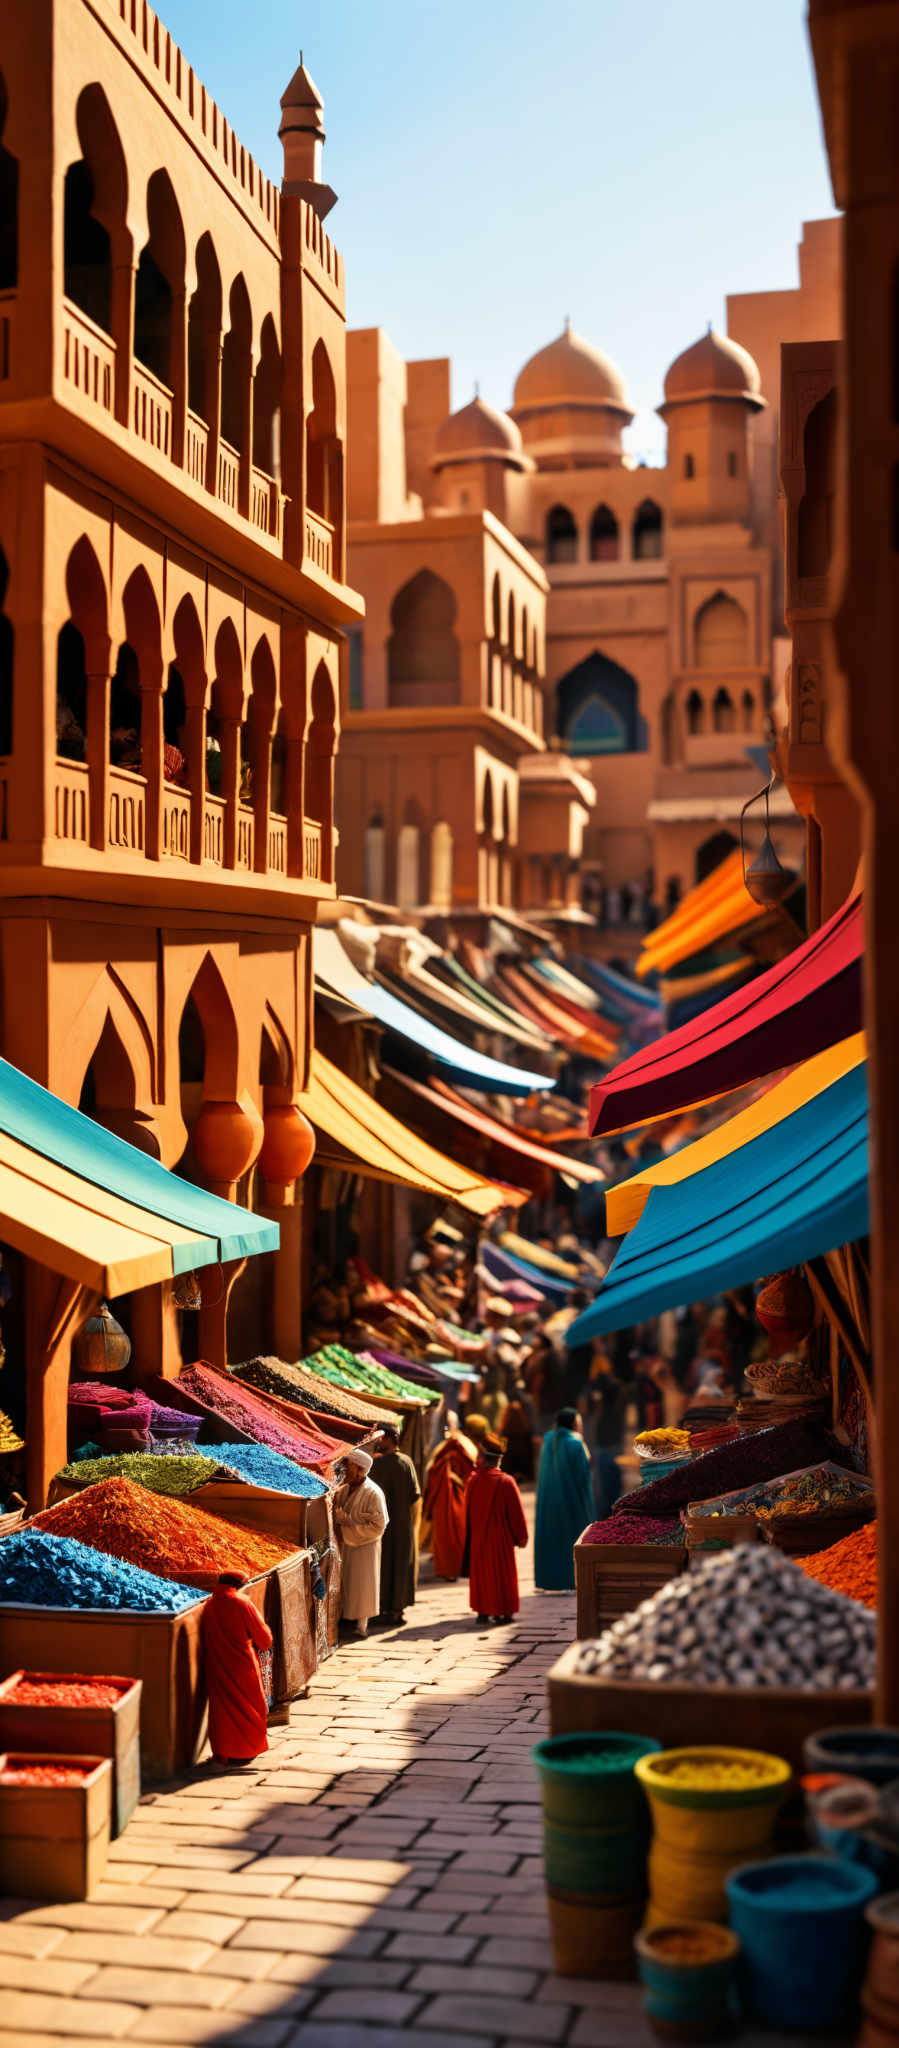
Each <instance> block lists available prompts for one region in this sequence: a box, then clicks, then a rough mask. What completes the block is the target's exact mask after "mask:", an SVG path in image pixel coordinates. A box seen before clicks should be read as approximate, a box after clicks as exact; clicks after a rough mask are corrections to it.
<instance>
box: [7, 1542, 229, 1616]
mask: <svg viewBox="0 0 899 2048" xmlns="http://www.w3.org/2000/svg"><path fill="white" fill-rule="evenodd" d="M197 1597H198V1595H197V1589H196V1586H184V1585H179V1584H178V1583H177V1582H176V1581H175V1580H173V1579H163V1578H160V1577H159V1575H158V1574H157V1573H156V1572H145V1571H141V1570H140V1568H139V1566H137V1565H132V1564H125V1563H123V1562H122V1560H121V1558H117V1557H107V1556H106V1555H105V1553H104V1552H103V1551H101V1550H91V1549H89V1548H88V1546H87V1544H85V1543H76V1542H74V1541H73V1539H72V1538H71V1537H68V1536H48V1535H47V1534H46V1533H45V1532H44V1530H42V1529H36V1528H35V1527H34V1525H33V1523H32V1524H30V1525H29V1527H28V1528H27V1529H19V1530H17V1532H16V1533H15V1535H13V1536H5V1537H4V1539H3V1542H2V1544H0V1606H5V1605H6V1604H8V1603H14V1604H15V1605H17V1606H18V1605H22V1604H24V1605H27V1606H29V1607H82V1608H93V1607H97V1608H111V1609H127V1610H130V1611H132V1612H135V1613H138V1614H180V1612H181V1610H182V1608H184V1607H193V1606H194V1605H195V1604H196V1601H197Z"/></svg>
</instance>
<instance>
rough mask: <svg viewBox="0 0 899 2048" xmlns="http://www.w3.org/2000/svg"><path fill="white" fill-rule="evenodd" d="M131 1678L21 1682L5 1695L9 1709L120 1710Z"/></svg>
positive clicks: (50, 1679)
mask: <svg viewBox="0 0 899 2048" xmlns="http://www.w3.org/2000/svg"><path fill="white" fill-rule="evenodd" d="M132 1684H133V1680H132V1679H130V1678H128V1679H124V1678H118V1679H117V1678H53V1677H52V1676H48V1677H43V1678H28V1677H25V1678H20V1679H19V1682H18V1684H17V1685H14V1686H13V1687H12V1688H11V1690H10V1691H9V1692H5V1693H4V1695H3V1704H4V1706H6V1707H117V1706H118V1704H119V1701H120V1699H121V1697H122V1694H123V1693H124V1692H127V1691H128V1689H129V1687H130V1686H131V1685H132Z"/></svg>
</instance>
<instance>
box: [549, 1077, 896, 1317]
mask: <svg viewBox="0 0 899 2048" xmlns="http://www.w3.org/2000/svg"><path fill="white" fill-rule="evenodd" d="M867 1229H868V1099H867V1070H866V1065H865V1062H864V1061H863V1062H861V1063H860V1064H859V1065H858V1066H857V1067H854V1068H853V1069H852V1070H851V1072H849V1073H848V1074H844V1075H843V1076H842V1077H841V1079H840V1080H838V1081H835V1082H834V1083H833V1084H832V1086H831V1087H829V1088H825V1089H822V1091H821V1093H820V1094H819V1095H816V1096H814V1097H813V1098H812V1100H811V1101H809V1102H806V1103H804V1104H803V1106H802V1108H801V1109H797V1110H795V1111H794V1112H793V1114H792V1115H790V1116H787V1117H784V1118H783V1120H782V1121H781V1122H780V1123H777V1124H775V1125H774V1126H773V1128H772V1129H770V1130H767V1131H764V1132H763V1133H762V1134H761V1136H759V1137H757V1138H753V1139H752V1140H751V1141H750V1143H749V1144H747V1145H743V1146H741V1147H740V1149H739V1150H738V1151H736V1152H731V1153H729V1154H728V1155H727V1156H726V1157H725V1158H722V1159H719V1160H717V1161H716V1162H715V1164H714V1165H713V1166H708V1167H706V1168H705V1169H704V1170H703V1171H702V1172H700V1173H695V1174H693V1175H692V1176H691V1177H690V1178H689V1179H687V1180H682V1181H680V1182H678V1183H677V1185H675V1186H672V1187H654V1188H653V1189H652V1192H651V1194H650V1196H649V1199H648V1201H647V1203H646V1207H645V1209H644V1211H643V1214H642V1216H641V1218H640V1221H639V1223H637V1224H636V1225H635V1227H634V1229H633V1230H632V1231H630V1233H629V1235H628V1236H627V1237H626V1238H625V1239H624V1242H623V1244H622V1245H621V1248H620V1250H619V1251H618V1253H617V1254H616V1257H615V1260H614V1262H613V1264H612V1266H611V1267H610V1269H609V1272H608V1274H607V1275H606V1278H605V1280H604V1281H603V1283H602V1286H601V1287H600V1290H599V1293H598V1295H597V1298H596V1300H595V1301H594V1302H593V1304H592V1305H591V1307H590V1308H588V1309H586V1310H585V1312H584V1314H583V1315H582V1316H579V1317H578V1319H577V1321H576V1322H575V1323H572V1325H571V1328H570V1329H569V1330H568V1332H567V1338H566V1341H567V1342H568V1343H569V1344H584V1343H588V1342H589V1341H590V1339H591V1338H592V1337H598V1336H599V1335H600V1334H601V1332H602V1331H604V1330H626V1329H630V1328H631V1327H632V1326H633V1325H634V1324H635V1323H641V1322H644V1321H645V1319H646V1318H647V1317H648V1316H654V1315H658V1313H659V1312H660V1310H661V1309H665V1308H678V1307H680V1306H682V1305H683V1304H684V1303H687V1302H693V1301H708V1300H709V1299H710V1298H711V1297H712V1296H714V1295H716V1294H721V1293H723V1292H724V1290H725V1289H727V1288H730V1287H741V1286H743V1285H745V1283H746V1282H747V1281H752V1280H760V1279H763V1278H764V1276H765V1275H766V1274H768V1273H774V1272H781V1271H783V1270H784V1268H785V1267H788V1266H798V1265H801V1264H802V1262H803V1261H804V1260H806V1259H813V1258H818V1257H820V1256H821V1255H823V1254H824V1253H825V1252H830V1251H834V1250H836V1248H837V1247H838V1246H839V1245H843V1244H849V1243H851V1242H852V1240H853V1239H854V1238H857V1237H863V1236H864V1235H865V1233H866V1231H867Z"/></svg>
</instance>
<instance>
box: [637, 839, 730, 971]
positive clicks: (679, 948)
mask: <svg viewBox="0 0 899 2048" xmlns="http://www.w3.org/2000/svg"><path fill="white" fill-rule="evenodd" d="M759 915H760V912H759V906H758V904H757V903H756V902H755V901H754V900H753V898H752V897H751V896H750V894H749V890H748V889H747V887H746V884H745V882H744V880H743V856H742V854H741V852H740V850H739V848H735V849H734V852H733V853H729V854H728V856H727V859H726V860H723V861H722V862H721V865H720V867H717V868H715V869H714V870H713V872H712V873H711V874H710V875H706V878H705V881H704V882H699V883H698V884H697V886H696V888H695V889H691V890H690V891H689V893H688V894H687V895H686V896H685V897H684V899H683V902H682V903H679V904H678V906H677V909H676V910H673V911H672V913H671V916H670V917H666V919H665V922H664V924H660V925H657V926H656V929H655V931H654V932H650V934H649V937H648V939H647V941H646V944H645V946H644V948H643V951H642V953H641V955H640V958H639V960H638V961H637V973H638V974H640V975H644V974H650V973H651V972H652V970H653V968H659V969H660V970H661V971H662V972H663V973H664V972H666V971H667V969H668V968H670V967H675V966H676V965H677V962H678V961H679V960H688V959H689V958H690V957H691V955H692V954H693V953H703V952H705V950H706V948H707V947H708V946H713V945H717V944H718V943H719V941H720V940H721V939H724V938H727V937H728V935H729V934H730V933H731V932H736V931H740V930H741V929H742V927H743V926H744V925H747V924H751V923H753V922H754V920H755V919H756V918H757V917H758V916H759Z"/></svg>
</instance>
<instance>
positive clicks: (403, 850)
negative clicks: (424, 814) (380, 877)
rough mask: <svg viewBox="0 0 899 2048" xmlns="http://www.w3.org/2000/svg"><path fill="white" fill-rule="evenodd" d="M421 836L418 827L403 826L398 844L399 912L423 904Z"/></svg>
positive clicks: (398, 835) (397, 897) (397, 892)
mask: <svg viewBox="0 0 899 2048" xmlns="http://www.w3.org/2000/svg"><path fill="white" fill-rule="evenodd" d="M420 850H421V834H420V832H419V829H418V826H417V825H401V826H400V829H399V833H398V834H397V842H396V901H397V908H398V909H399V910H414V909H415V907H416V905H417V904H418V903H420V902H421V890H420V887H419V879H418V876H419V860H420Z"/></svg>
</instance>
